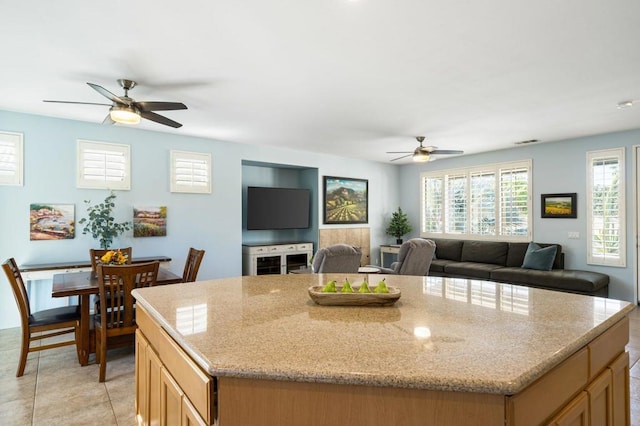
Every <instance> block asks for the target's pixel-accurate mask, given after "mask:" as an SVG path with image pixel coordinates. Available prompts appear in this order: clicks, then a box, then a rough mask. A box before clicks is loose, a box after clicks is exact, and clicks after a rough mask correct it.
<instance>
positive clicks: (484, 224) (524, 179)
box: [420, 160, 532, 241]
mask: <svg viewBox="0 0 640 426" xmlns="http://www.w3.org/2000/svg"><path fill="white" fill-rule="evenodd" d="M420 178H421V185H422V186H421V188H422V199H421V223H420V225H421V231H422V232H421V236H422V237H425V238H429V237H432V238H437V237H447V236H451V237H456V238H459V237H460V236H461V235H464V236H465V237H467V238H471V239H500V240H509V241H529V240H530V239H531V234H532V232H531V211H532V209H531V189H530V185H531V184H530V182H531V160H525V161H517V162H510V163H499V164H489V165H484V166H477V167H473V168H469V169H456V170H439V171H433V172H426V173H422V174H421V175H420Z"/></svg>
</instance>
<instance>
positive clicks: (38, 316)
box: [2, 258, 80, 377]
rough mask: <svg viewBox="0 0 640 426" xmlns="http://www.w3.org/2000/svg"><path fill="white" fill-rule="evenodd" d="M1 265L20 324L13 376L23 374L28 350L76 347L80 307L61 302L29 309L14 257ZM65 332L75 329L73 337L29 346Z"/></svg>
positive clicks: (77, 346) (71, 331)
mask: <svg viewBox="0 0 640 426" xmlns="http://www.w3.org/2000/svg"><path fill="white" fill-rule="evenodd" d="M2 268H3V269H4V272H5V274H6V275H7V278H8V279H9V283H10V284H11V290H13V297H15V299H16V304H17V305H18V311H19V312H20V325H21V327H22V346H21V349H20V361H19V363H18V371H17V372H16V377H20V376H22V375H23V374H24V368H25V366H26V364H27V355H28V354H29V352H37V351H43V350H46V349H53V348H58V347H60V346H69V345H76V350H77V351H79V350H80V349H79V347H80V345H78V341H79V338H80V322H79V321H80V307H79V306H78V305H73V306H63V307H60V308H52V309H44V310H41V311H38V312H33V313H32V312H31V307H30V306H29V295H28V294H27V290H26V288H25V286H24V281H23V280H22V275H21V274H20V269H18V265H17V264H16V261H15V259H13V258H10V259H8V260H6V261H5V262H4V263H3V264H2ZM68 333H74V339H73V340H65V341H62V342H56V343H50V344H47V345H42V344H41V345H39V346H31V342H34V341H37V340H42V339H48V338H50V337H55V336H61V335H63V334H68ZM36 334H37V335H36Z"/></svg>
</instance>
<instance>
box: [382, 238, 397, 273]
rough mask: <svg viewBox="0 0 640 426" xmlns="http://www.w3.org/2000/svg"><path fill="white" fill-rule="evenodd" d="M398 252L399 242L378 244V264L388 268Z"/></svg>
mask: <svg viewBox="0 0 640 426" xmlns="http://www.w3.org/2000/svg"><path fill="white" fill-rule="evenodd" d="M398 253H400V245H399V244H383V245H381V246H380V266H382V267H383V268H390V267H391V264H392V263H393V262H395V261H396V260H398Z"/></svg>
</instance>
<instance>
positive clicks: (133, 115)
mask: <svg viewBox="0 0 640 426" xmlns="http://www.w3.org/2000/svg"><path fill="white" fill-rule="evenodd" d="M109 116H110V117H111V119H112V120H113V121H115V122H116V123H122V124H138V123H139V122H140V114H139V113H138V111H137V110H136V109H135V108H134V107H132V106H120V105H117V106H116V105H114V106H112V107H111V108H110V109H109Z"/></svg>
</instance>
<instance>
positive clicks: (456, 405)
mask: <svg viewBox="0 0 640 426" xmlns="http://www.w3.org/2000/svg"><path fill="white" fill-rule="evenodd" d="M342 275H344V274H342ZM382 277H384V278H385V279H386V281H387V283H388V285H390V286H394V287H397V288H399V289H400V290H401V291H402V297H401V298H400V300H399V301H398V302H396V304H395V305H393V306H391V307H346V306H319V305H316V304H314V303H313V302H312V301H311V300H310V299H309V297H308V295H307V288H308V287H310V286H311V285H319V284H320V283H323V282H326V281H328V280H330V279H338V280H344V279H345V278H347V277H344V276H340V277H338V276H333V275H332V274H324V275H323V274H316V275H286V276H251V277H237V278H227V279H221V280H211V281H205V282H199V283H188V284H177V285H171V286H163V287H157V288H149V289H140V290H136V291H135V295H136V299H137V301H138V302H137V303H138V312H137V314H136V318H137V322H138V325H139V330H138V332H137V334H136V414H137V421H138V424H169V425H174V424H183V425H192V424H197V425H200V424H203V425H213V424H218V425H221V426H233V425H267V426H268V425H302V424H304V425H346V424H348V425H356V426H358V425H363V426H364V425H367V426H371V425H396V424H397V425H400V424H401V425H457V424H478V425H505V424H506V425H538V424H553V425H609V424H612V425H628V424H629V422H630V417H629V412H630V407H629V356H628V353H627V352H626V351H625V345H626V343H627V341H628V336H629V320H628V318H627V314H628V312H630V311H631V310H632V309H633V305H631V304H629V303H627V302H623V301H615V300H611V299H601V298H594V297H590V296H582V295H572V294H568V293H556V292H551V291H546V290H538V289H531V288H525V287H518V286H511V285H508V284H499V283H488V282H481V281H472V280H459V279H458V280H452V279H447V278H440V277H396V276H386V277H385V276H373V275H372V276H370V277H369V278H371V280H372V283H375V282H376V280H378V279H380V278H382ZM348 278H349V280H350V281H351V282H352V283H353V284H354V285H355V286H357V285H359V283H361V282H362V280H363V279H364V278H366V275H365V276H362V275H351V276H348Z"/></svg>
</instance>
